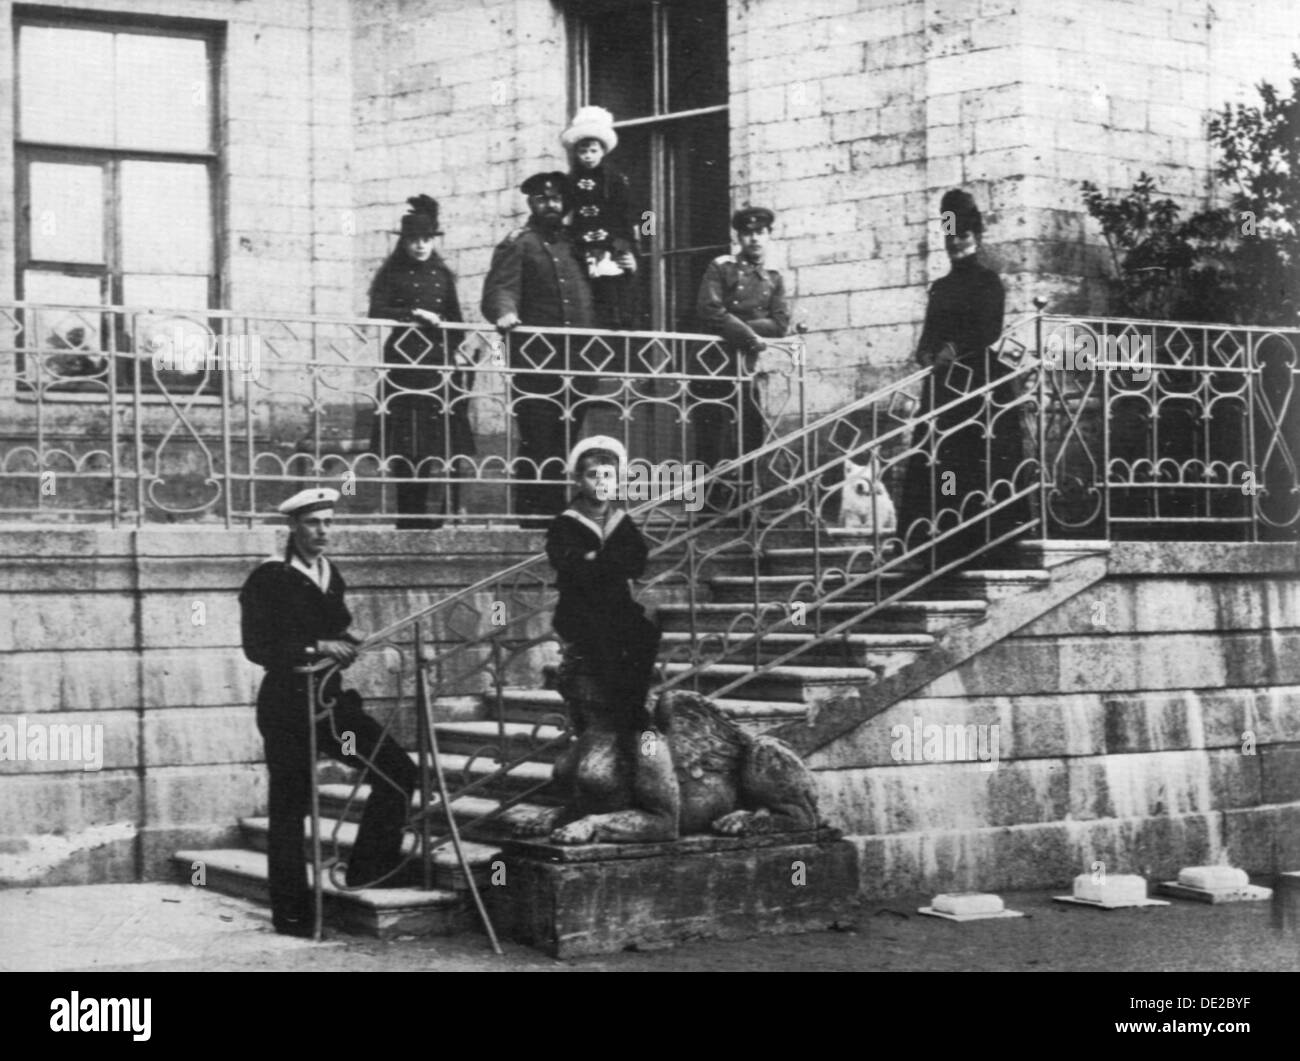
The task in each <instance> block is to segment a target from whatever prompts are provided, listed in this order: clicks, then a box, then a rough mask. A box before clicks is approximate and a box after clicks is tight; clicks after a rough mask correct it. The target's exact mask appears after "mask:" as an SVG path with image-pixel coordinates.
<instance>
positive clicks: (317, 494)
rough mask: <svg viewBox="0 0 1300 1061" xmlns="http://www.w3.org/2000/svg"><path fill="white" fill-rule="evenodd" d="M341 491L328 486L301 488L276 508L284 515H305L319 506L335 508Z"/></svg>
mask: <svg viewBox="0 0 1300 1061" xmlns="http://www.w3.org/2000/svg"><path fill="white" fill-rule="evenodd" d="M338 501H339V492H338V491H337V490H332V489H330V487H328V486H312V487H309V488H308V489H306V490H299V491H298V493H296V494H294V495H293V497H291V498H289V500H288V501H285V502H284V503H282V504H281V505H280V507H279V508H278V509H277V510H276V511H277V512H279V513H280V514H281V515H282V516H305V515H306V514H307V513H308V512H315V511H316V510H317V509H318V508H333V507H334V506H335V505H337V504H338Z"/></svg>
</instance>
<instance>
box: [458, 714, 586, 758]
mask: <svg viewBox="0 0 1300 1061" xmlns="http://www.w3.org/2000/svg"><path fill="white" fill-rule="evenodd" d="M541 718H542V716H541V715H539V716H537V721H536V722H507V723H505V725H504V726H502V727H498V726H497V724H496V723H495V722H492V721H488V720H485V719H480V720H477V721H472V722H438V723H436V724H435V729H436V730H437V735H438V748H439V750H440V751H442V752H444V753H446V752H450V753H452V754H457V755H473V754H475V753H476V752H481V751H484V750H485V749H489V748H491V749H495V748H496V747H497V746H498V745H499V744H500V743H501V730H502V729H504V731H505V740H506V745H505V746H506V754H507V755H510V756H512V757H517V756H520V755H523V754H524V753H525V752H527V751H528V750H529V749H531V748H535V747H537V746H538V745H542V744H546V743H547V742H548V741H551V740H554V739H555V738H557V737H559V736H561V735H562V734H563V733H564V730H563V729H562V728H561V727H560V726H558V725H552V724H550V723H547V722H543V721H541ZM558 753H559V748H558V746H557V747H555V748H552V749H551V750H549V751H545V752H540V753H539V754H540V756H541V758H542V760H544V761H546V762H553V761H554V759H555V756H556V755H557V754H558Z"/></svg>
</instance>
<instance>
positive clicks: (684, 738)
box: [516, 690, 818, 844]
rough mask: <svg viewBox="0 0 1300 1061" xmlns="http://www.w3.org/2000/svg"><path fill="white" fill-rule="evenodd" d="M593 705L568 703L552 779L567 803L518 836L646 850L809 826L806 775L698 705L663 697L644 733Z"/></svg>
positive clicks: (770, 741) (774, 743)
mask: <svg viewBox="0 0 1300 1061" xmlns="http://www.w3.org/2000/svg"><path fill="white" fill-rule="evenodd" d="M566 699H569V698H568V697H566ZM592 706H593V705H591V704H589V703H588V704H584V703H583V702H582V701H575V700H572V699H569V708H570V712H571V714H572V716H573V724H574V725H573V729H574V733H575V739H574V741H573V742H572V743H571V744H570V745H569V746H568V747H567V748H566V749H565V751H564V752H563V754H562V755H561V756H560V758H559V759H558V760H557V762H556V764H555V772H554V779H555V784H556V785H558V786H559V787H560V789H561V791H564V792H565V793H566V795H567V799H566V802H565V803H564V805H563V806H561V807H556V808H554V809H552V810H549V811H546V812H544V813H542V814H541V815H538V816H537V818H536V819H534V820H533V821H531V822H528V823H525V824H523V825H521V826H520V827H519V829H518V830H517V834H516V835H520V836H538V837H540V836H547V837H549V839H550V841H551V842H552V843H560V844H588V843H650V842H656V841H665V840H676V839H678V838H679V837H681V836H686V835H689V834H691V833H706V832H713V833H716V834H719V835H722V836H744V835H749V834H754V833H765V832H788V831H794V830H803V829H814V828H816V827H817V825H818V814H817V797H816V787H815V784H814V782H813V778H812V773H811V772H810V771H809V770H808V767H807V766H806V765H805V764H804V762H803V760H802V759H800V758H799V756H798V755H797V754H796V753H795V751H794V749H792V748H791V747H790V746H789V745H788V744H786V743H785V742H783V741H780V740H777V739H776V738H775V737H765V736H758V737H754V736H751V735H749V734H747V733H745V732H744V731H743V730H742V729H741V728H740V727H739V726H737V725H736V724H735V723H734V722H732V721H731V720H730V719H729V718H727V717H726V716H725V715H724V714H723V713H722V712H721V711H720V710H719V709H718V708H717V707H716V706H715V705H714V704H713V703H712V702H711V701H710V700H708V699H707V698H706V697H703V696H700V695H699V694H698V693H693V692H685V691H677V690H669V691H668V692H665V693H663V694H661V695H660V696H659V697H658V698H657V699H656V700H655V703H654V709H653V714H652V719H651V723H650V725H649V726H645V725H643V724H642V725H637V724H630V723H628V722H627V721H626V720H621V719H620V717H619V716H618V714H617V713H612V712H609V711H606V710H600V709H595V710H593V709H592Z"/></svg>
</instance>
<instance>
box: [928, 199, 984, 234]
mask: <svg viewBox="0 0 1300 1061" xmlns="http://www.w3.org/2000/svg"><path fill="white" fill-rule="evenodd" d="M949 214H951V215H952V217H953V232H952V234H953V235H954V236H960V235H962V234H963V233H965V232H973V233H975V235H976V236H982V235H983V234H984V218H983V216H982V215H981V214H980V208H979V207H978V206H976V205H975V198H974V196H972V195H971V193H970V192H968V191H966V190H964V189H962V188H953V189H952V190H951V191H946V192H944V193H943V198H942V199H940V200H939V216H940V217H941V218H943V219H944V220H945V221H946V220H947V219H948V215H949ZM944 231H945V232H946V231H947V229H946V228H945V230H944Z"/></svg>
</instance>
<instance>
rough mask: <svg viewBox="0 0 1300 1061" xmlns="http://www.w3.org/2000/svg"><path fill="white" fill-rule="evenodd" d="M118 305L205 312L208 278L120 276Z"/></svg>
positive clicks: (140, 274) (137, 274)
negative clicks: (120, 293) (120, 289)
mask: <svg viewBox="0 0 1300 1061" xmlns="http://www.w3.org/2000/svg"><path fill="white" fill-rule="evenodd" d="M122 303H123V305H127V306H135V307H139V308H142V309H207V308H208V278H207V277H206V276H160V275H156V274H155V275H150V274H142V273H136V274H132V275H127V276H124V277H122Z"/></svg>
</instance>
